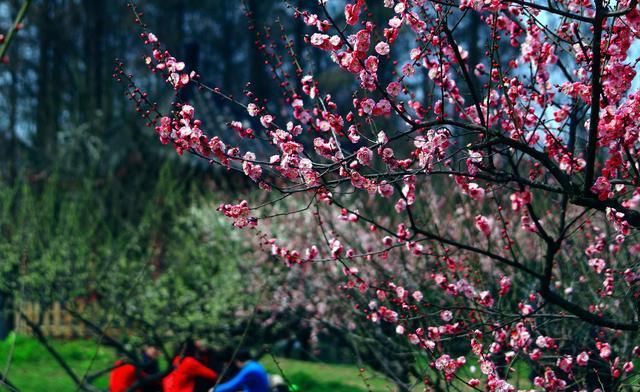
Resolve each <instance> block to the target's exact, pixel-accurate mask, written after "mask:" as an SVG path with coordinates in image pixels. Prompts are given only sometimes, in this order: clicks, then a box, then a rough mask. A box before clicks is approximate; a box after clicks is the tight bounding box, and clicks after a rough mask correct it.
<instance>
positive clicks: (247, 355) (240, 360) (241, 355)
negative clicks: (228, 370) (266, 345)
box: [235, 348, 253, 367]
mask: <svg viewBox="0 0 640 392" xmlns="http://www.w3.org/2000/svg"><path fill="white" fill-rule="evenodd" d="M252 359H253V357H252V356H251V351H249V350H248V349H246V348H241V349H239V350H238V352H237V353H236V357H235V362H236V366H238V367H243V366H244V365H245V363H247V362H248V361H250V360H252Z"/></svg>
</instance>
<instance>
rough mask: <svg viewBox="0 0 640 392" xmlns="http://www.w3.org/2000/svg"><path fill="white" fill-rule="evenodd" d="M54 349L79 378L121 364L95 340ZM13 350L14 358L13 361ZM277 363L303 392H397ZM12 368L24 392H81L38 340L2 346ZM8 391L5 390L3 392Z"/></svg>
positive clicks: (315, 366) (376, 380)
mask: <svg viewBox="0 0 640 392" xmlns="http://www.w3.org/2000/svg"><path fill="white" fill-rule="evenodd" d="M52 345H53V346H54V347H55V349H56V350H57V351H58V352H59V353H60V354H61V355H62V357H64V358H65V359H66V360H67V362H68V364H69V365H70V366H71V368H72V369H73V370H74V371H75V372H76V374H78V375H79V376H82V375H84V374H85V372H86V371H87V369H88V368H89V367H90V365H91V364H92V366H91V371H90V372H89V374H91V373H93V372H95V371H98V370H101V369H105V368H107V367H109V366H110V365H111V364H112V363H113V361H114V360H115V358H116V356H115V353H114V351H113V350H111V349H108V348H105V347H100V346H96V344H95V342H92V341H89V340H70V341H60V340H54V341H52ZM12 349H13V355H11V356H10V355H9V354H10V352H11V350H12ZM94 355H95V359H93V358H94ZM9 358H11V360H10V362H9ZM92 361H93V362H92ZM277 361H278V364H279V366H280V368H281V369H282V373H284V376H285V377H286V379H287V380H289V381H290V382H291V383H292V384H293V385H294V386H295V389H296V390H297V391H299V392H329V391H334V392H364V391H367V390H368V388H367V386H366V384H365V380H366V383H368V384H369V385H370V386H371V390H372V391H390V390H392V384H390V383H389V382H388V381H387V380H386V379H384V378H383V377H381V376H380V375H377V374H375V373H373V372H371V371H368V370H367V371H365V372H364V373H362V377H360V369H359V368H358V367H357V366H353V365H330V364H324V363H314V362H305V361H297V360H293V359H285V358H277ZM261 362H262V364H263V365H264V366H265V367H266V368H267V371H269V372H270V373H274V374H280V373H281V372H280V370H278V367H277V365H276V364H275V362H274V360H273V358H271V357H264V358H262V360H261ZM7 363H9V364H10V367H9V372H8V378H9V379H10V380H11V382H12V383H14V384H15V385H16V386H17V387H18V388H20V391H22V392H32V391H33V392H36V391H37V392H40V391H45V390H46V391H52V392H57V391H75V387H74V386H75V385H74V383H73V381H72V380H71V378H70V377H69V376H68V375H67V373H65V371H64V370H63V369H62V368H61V367H60V365H58V363H57V362H56V361H55V360H54V358H53V357H52V356H51V355H50V354H49V353H48V352H47V350H46V349H45V348H44V347H43V346H42V345H41V344H40V343H39V342H38V341H37V340H35V339H33V338H28V337H23V336H17V337H16V338H15V343H14V337H13V336H11V337H9V338H8V339H6V340H4V341H0V372H3V373H4V371H5V370H6V369H7ZM93 384H94V385H95V386H97V387H99V388H102V389H105V390H106V388H107V384H108V376H106V375H105V376H102V377H100V378H98V379H97V380H96V382H94V383H93ZM3 390H4V389H3V387H1V386H0V391H3Z"/></svg>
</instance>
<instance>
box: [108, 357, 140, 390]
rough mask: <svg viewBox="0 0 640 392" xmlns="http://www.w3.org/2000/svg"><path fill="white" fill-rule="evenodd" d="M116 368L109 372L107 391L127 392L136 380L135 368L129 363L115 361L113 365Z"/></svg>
mask: <svg viewBox="0 0 640 392" xmlns="http://www.w3.org/2000/svg"><path fill="white" fill-rule="evenodd" d="M114 365H115V366H117V367H116V368H115V369H113V370H112V371H111V376H110V377H109V391H110V392H127V390H128V389H129V387H131V386H132V385H133V384H134V383H135V382H136V380H137V379H138V375H137V374H136V367H135V366H133V365H132V364H130V363H125V362H124V361H116V363H115V364H114Z"/></svg>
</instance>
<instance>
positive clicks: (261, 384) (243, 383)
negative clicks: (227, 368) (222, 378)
mask: <svg viewBox="0 0 640 392" xmlns="http://www.w3.org/2000/svg"><path fill="white" fill-rule="evenodd" d="M238 390H242V391H245V392H269V391H270V390H271V389H270V387H269V376H268V375H267V371H266V370H264V368H263V367H262V365H260V364H259V363H258V362H256V361H248V362H247V363H246V364H245V365H244V366H243V367H242V369H240V372H238V374H236V375H235V377H233V378H232V379H231V380H229V381H227V382H225V383H222V384H220V385H218V386H217V387H216V389H215V392H236V391H238Z"/></svg>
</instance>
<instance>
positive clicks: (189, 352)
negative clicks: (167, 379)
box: [176, 338, 198, 358]
mask: <svg viewBox="0 0 640 392" xmlns="http://www.w3.org/2000/svg"><path fill="white" fill-rule="evenodd" d="M197 351H198V350H197V348H196V343H195V342H194V341H193V339H191V338H189V339H187V340H185V341H184V342H183V343H182V344H181V345H180V348H178V352H177V353H176V356H180V357H183V358H184V357H195V355H196V352H197Z"/></svg>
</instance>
